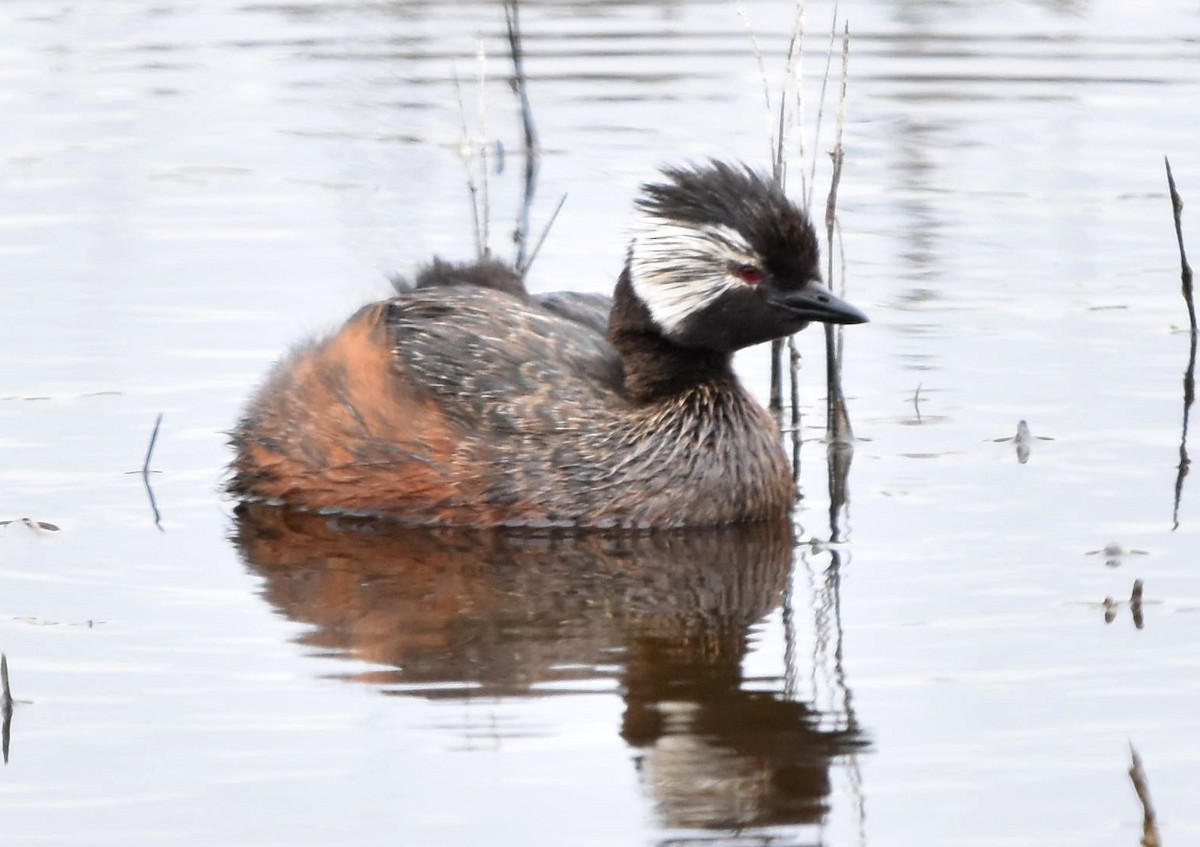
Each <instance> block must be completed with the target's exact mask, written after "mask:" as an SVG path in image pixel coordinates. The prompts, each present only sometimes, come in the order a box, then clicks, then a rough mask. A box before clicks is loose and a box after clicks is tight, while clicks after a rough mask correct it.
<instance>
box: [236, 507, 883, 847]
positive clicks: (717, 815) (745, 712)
mask: <svg viewBox="0 0 1200 847" xmlns="http://www.w3.org/2000/svg"><path fill="white" fill-rule="evenodd" d="M234 540H235V543H236V545H237V547H238V548H239V550H240V552H241V554H242V556H243V558H244V560H245V562H246V564H247V566H248V567H249V568H250V569H251V570H252V571H254V572H256V573H258V574H260V575H261V576H263V577H264V579H265V583H264V587H263V593H264V595H265V597H266V599H267V600H268V601H269V602H270V603H271V604H272V605H273V606H275V607H276V608H277V609H279V610H280V611H281V612H283V613H284V614H285V615H287V616H288V617H289V618H291V619H293V620H296V621H300V622H304V623H308V624H312V625H313V629H312V630H311V631H310V632H309V633H308V634H306V635H305V636H303V641H304V642H305V643H307V644H309V645H311V646H313V647H316V648H318V649H321V650H322V651H326V652H333V653H334V654H335V655H339V656H343V657H345V658H348V659H358V660H365V661H368V662H371V663H374V664H375V665H377V666H379V667H378V669H377V670H373V671H370V672H366V673H347V674H346V676H345V678H347V679H354V680H359V681H365V682H369V683H372V684H376V685H379V686H381V687H382V688H383V690H384V691H385V692H387V693H392V694H398V695H414V696H422V697H429V698H457V699H466V698H471V697H488V698H493V697H498V696H507V697H530V696H547V695H549V694H556V695H560V696H561V695H564V694H569V692H570V691H571V689H572V684H573V683H575V684H578V690H586V691H592V692H594V691H595V680H596V679H597V678H598V677H606V676H607V677H609V678H611V679H613V680H614V681H615V683H616V685H617V686H618V688H619V690H620V692H621V696H622V698H623V700H624V704H625V711H624V716H623V718H622V721H621V726H620V727H619V728H618V731H619V733H620V735H621V737H622V738H623V739H624V740H625V741H626V743H628V744H629V745H630V746H631V747H632V748H634V749H636V750H637V751H638V755H637V762H638V774H639V778H640V780H641V783H642V785H643V786H644V788H645V790H646V792H647V793H648V795H649V797H650V800H651V802H652V803H653V805H654V807H655V809H656V811H657V813H658V817H659V819H660V821H661V823H662V824H663V825H664V826H665V827H670V828H698V829H707V830H714V829H739V830H743V831H744V830H745V829H746V828H747V827H756V826H777V825H782V824H802V823H815V822H819V821H820V820H821V819H822V816H823V815H824V814H825V813H826V811H827V809H828V800H829V794H830V790H831V789H830V785H831V778H830V770H831V767H832V763H833V761H834V760H835V758H836V757H839V756H842V755H845V754H847V753H849V752H852V751H855V750H859V749H862V748H863V747H864V746H865V744H866V741H865V738H864V737H863V735H862V734H861V733H860V732H859V731H858V730H857V729H851V728H846V721H845V719H844V716H838V715H830V714H825V713H821V712H820V711H819V710H817V709H816V708H815V707H814V706H812V705H811V704H808V703H804V702H800V701H798V700H796V699H794V698H790V697H787V696H785V695H784V694H783V693H782V692H781V691H769V690H763V686H762V685H761V683H759V684H756V685H755V686H754V687H753V689H750V688H748V687H747V685H746V684H745V679H744V677H743V674H742V669H741V665H742V660H743V658H744V657H745V655H746V653H747V650H748V639H749V632H750V628H751V626H752V625H753V624H755V623H757V622H758V621H760V620H762V618H763V617H764V616H765V615H767V614H768V613H770V612H771V611H773V610H774V609H776V608H778V607H779V606H780V604H781V602H782V600H783V596H784V590H785V587H786V584H787V579H788V575H789V572H790V569H791V564H792V552H793V547H794V543H795V539H794V537H793V533H792V528H791V526H790V524H788V523H786V522H783V523H773V524H759V525H753V526H744V527H734V528H727V529H722V530H711V531H700V532H690V533H687V534H676V533H671V534H666V533H663V534H645V535H628V534H627V535H611V534H602V533H591V534H578V535H564V536H533V535H513V534H504V533H499V532H492V531H487V532H485V531H474V532H470V531H466V532H464V531H462V530H453V531H451V530H429V529H411V528H407V529H401V528H395V527H389V528H384V527H381V526H379V525H377V524H374V525H373V524H367V523H364V524H358V525H348V524H347V523H346V521H344V520H337V519H333V518H330V517H327V516H319V515H311V514H299V513H295V512H289V511H286V510H282V509H279V508H276V507H270V506H263V505H259V504H245V505H243V506H241V507H239V511H238V515H237V524H236V529H235V538H234ZM549 683H553V684H552V685H551V684H549Z"/></svg>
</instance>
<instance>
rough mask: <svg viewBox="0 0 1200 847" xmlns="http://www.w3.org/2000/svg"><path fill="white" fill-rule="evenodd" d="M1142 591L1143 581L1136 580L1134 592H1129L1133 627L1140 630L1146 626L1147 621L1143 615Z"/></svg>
mask: <svg viewBox="0 0 1200 847" xmlns="http://www.w3.org/2000/svg"><path fill="white" fill-rule="evenodd" d="M1142 590H1143V587H1142V581H1141V580H1140V579H1135V580H1134V581H1133V591H1131V592H1129V613H1130V614H1131V615H1132V616H1133V625H1134V626H1135V627H1137V628H1138V629H1141V628H1142V627H1143V626H1145V625H1146V619H1145V617H1143V615H1142Z"/></svg>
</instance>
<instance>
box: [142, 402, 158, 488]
mask: <svg viewBox="0 0 1200 847" xmlns="http://www.w3.org/2000/svg"><path fill="white" fill-rule="evenodd" d="M162 419H163V413H162V412H159V413H158V417H157V418H155V419H154V431H153V432H151V433H150V444H149V446H148V447H146V460H145V461H144V462H142V476H146V475H147V474H149V473H150V458H151V457H152V456H153V455H154V445H155V444H157V443H158V430H159V427H161V426H162Z"/></svg>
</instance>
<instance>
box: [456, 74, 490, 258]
mask: <svg viewBox="0 0 1200 847" xmlns="http://www.w3.org/2000/svg"><path fill="white" fill-rule="evenodd" d="M454 96H455V98H456V99H457V100H458V117H459V120H460V121H461V124H462V134H463V135H462V143H461V144H460V145H459V155H460V156H461V157H462V160H463V167H464V168H465V169H466V171H467V192H468V193H469V194H470V195H471V229H472V231H473V232H474V234H475V257H476V258H477V259H484V258H486V257H487V243H486V242H485V241H484V236H483V228H482V227H481V226H480V222H479V186H478V185H476V184H475V173H474V170H473V169H472V166H471V163H472V162H473V161H474V159H475V152H474V150H473V149H472V144H471V130H470V127H468V125H467V107H466V104H465V103H464V102H463V95H462V83H461V82H460V81H459V78H458V66H457V64H456V65H455V67H454Z"/></svg>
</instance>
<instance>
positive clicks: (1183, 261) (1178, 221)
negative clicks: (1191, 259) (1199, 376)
mask: <svg viewBox="0 0 1200 847" xmlns="http://www.w3.org/2000/svg"><path fill="white" fill-rule="evenodd" d="M1163 162H1165V163H1166V166H1167V188H1168V189H1170V192H1171V209H1172V212H1173V215H1174V218H1175V239H1176V240H1177V241H1178V242H1179V264H1180V266H1181V267H1182V271H1181V278H1182V282H1183V299H1184V302H1186V303H1187V310H1188V320H1189V322H1190V323H1191V327H1192V335H1195V334H1196V304H1195V300H1194V299H1193V291H1192V266H1191V265H1189V264H1188V260H1187V251H1186V250H1185V249H1184V247H1183V198H1182V197H1180V196H1179V192H1178V191H1177V190H1176V188H1175V175H1174V174H1172V173H1171V160H1170V159H1168V158H1167V157H1166V156H1164V157H1163Z"/></svg>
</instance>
